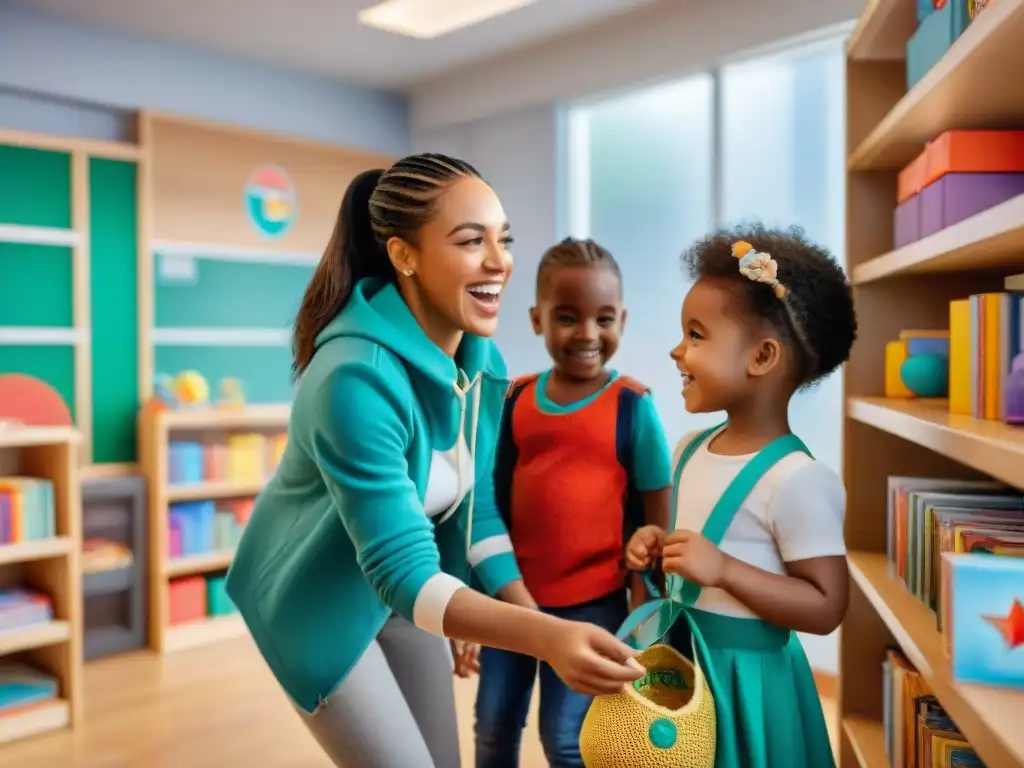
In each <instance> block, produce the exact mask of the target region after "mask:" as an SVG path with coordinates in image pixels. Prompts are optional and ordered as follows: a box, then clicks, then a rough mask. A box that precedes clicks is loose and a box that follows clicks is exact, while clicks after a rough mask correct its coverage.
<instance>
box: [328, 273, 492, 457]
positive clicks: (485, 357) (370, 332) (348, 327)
mask: <svg viewBox="0 0 1024 768" xmlns="http://www.w3.org/2000/svg"><path fill="white" fill-rule="evenodd" d="M339 337H350V338H361V339H366V340H368V341H372V342H373V343H375V344H378V345H380V346H382V347H384V348H386V349H387V350H389V351H390V352H392V353H393V354H395V355H397V356H398V357H400V358H401V359H402V361H403V362H404V363H405V367H406V369H407V371H408V373H409V378H410V379H411V380H412V382H413V387H414V389H415V390H416V392H417V395H418V396H419V397H420V398H421V400H422V401H423V405H424V406H425V410H426V411H427V414H428V417H429V418H430V419H431V420H432V421H433V422H434V423H435V424H436V425H437V426H440V427H442V428H443V432H444V433H445V434H446V435H447V436H449V437H452V438H454V434H455V429H457V425H458V421H459V410H460V405H459V403H458V398H457V397H456V396H455V393H456V392H457V391H460V390H461V389H462V388H464V387H460V381H459V369H460V368H461V370H462V371H463V372H464V373H465V374H466V377H467V378H468V380H469V382H474V381H475V380H476V378H477V376H478V375H479V376H480V377H481V378H483V379H492V380H494V379H497V380H499V381H502V382H505V377H504V365H503V362H502V361H501V357H500V355H499V354H498V352H497V350H496V348H495V347H494V343H493V342H492V341H491V340H490V339H486V338H482V337H480V336H474V335H472V334H468V333H467V334H465V335H464V336H463V339H462V343H461V344H460V345H459V350H458V352H457V353H456V359H455V360H453V359H452V358H451V357H449V356H448V355H447V354H445V352H444V351H443V350H442V349H441V348H440V347H439V346H437V344H435V343H434V342H433V341H431V340H430V339H429V338H428V337H427V334H426V333H424V331H423V329H422V328H421V327H420V324H419V323H418V322H417V321H416V318H415V317H413V315H412V312H410V311H409V307H408V305H407V304H406V303H405V300H404V299H403V298H402V296H401V294H400V293H399V292H398V288H397V287H396V286H395V285H394V284H393V283H389V282H386V281H384V280H380V279H377V278H365V279H363V280H360V281H359V282H358V283H357V284H356V286H355V289H354V290H353V291H352V297H351V298H350V299H349V301H348V303H347V304H346V305H345V308H344V309H343V310H342V311H341V312H339V313H338V316H337V317H335V318H334V319H333V320H332V321H331V322H330V323H329V324H328V325H327V327H326V328H324V330H323V331H321V333H320V335H319V336H317V340H316V345H317V347H318V348H319V347H321V346H323V345H324V344H326V343H327V342H329V341H330V340H331V339H335V338H339ZM505 383H506V384H507V382H505ZM477 386H479V383H478V384H477Z"/></svg>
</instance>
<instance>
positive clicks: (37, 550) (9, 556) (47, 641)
mask: <svg viewBox="0 0 1024 768" xmlns="http://www.w3.org/2000/svg"><path fill="white" fill-rule="evenodd" d="M80 442H81V436H80V435H79V433H78V432H77V431H76V430H74V429H70V428H59V427H47V428H35V427H0V477H2V476H10V475H24V476H28V477H39V478H47V479H49V480H51V481H52V482H53V495H54V506H55V510H54V511H55V528H56V534H57V535H56V536H55V537H53V538H51V539H43V540H37V541H24V542H19V543H15V544H0V585H3V586H12V585H24V586H27V587H30V588H34V589H37V590H39V591H41V592H45V593H46V594H48V595H49V596H50V598H51V600H52V601H53V614H54V617H53V619H52V620H51V621H48V622H46V623H44V624H33V625H30V626H27V627H24V628H19V629H14V630H9V631H6V632H2V633H0V661H4V660H11V659H16V660H20V661H23V662H25V663H28V664H31V665H32V666H34V667H37V668H39V669H42V670H45V671H47V672H49V673H50V674H52V675H53V676H54V677H55V678H56V679H57V681H58V684H59V688H60V692H59V694H58V698H57V699H54V700H51V701H48V702H46V703H43V704H39V705H36V706H32V707H30V708H28V709H25V710H23V711H21V712H17V713H12V714H8V715H3V716H0V743H3V742H7V741H12V740H15V739H21V738H26V737H28V736H33V735H36V734H39V733H43V732H45V731H51V730H56V729H59V728H67V727H73V726H75V725H76V724H78V723H79V722H81V718H82V696H83V691H82V633H83V624H82V589H81V576H80V573H79V556H80V552H81V545H82V532H81V491H80V486H79V477H78V465H79V457H78V448H79V444H80Z"/></svg>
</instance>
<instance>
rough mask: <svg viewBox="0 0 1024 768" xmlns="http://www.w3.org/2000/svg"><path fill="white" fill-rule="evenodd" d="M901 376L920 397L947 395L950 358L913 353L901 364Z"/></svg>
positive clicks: (907, 386)
mask: <svg viewBox="0 0 1024 768" xmlns="http://www.w3.org/2000/svg"><path fill="white" fill-rule="evenodd" d="M900 378H901V379H903V384H904V385H905V386H906V388H907V389H909V390H910V391H911V392H913V393H914V394H915V395H917V396H918V397H945V396H946V394H947V393H948V391H949V358H947V357H946V356H945V355H911V356H910V357H908V358H907V359H906V360H904V361H903V365H902V366H900Z"/></svg>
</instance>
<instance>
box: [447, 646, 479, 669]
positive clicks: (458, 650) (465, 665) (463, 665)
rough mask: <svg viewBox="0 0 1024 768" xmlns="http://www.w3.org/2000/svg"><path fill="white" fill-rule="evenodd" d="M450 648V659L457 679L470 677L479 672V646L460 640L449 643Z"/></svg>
mask: <svg viewBox="0 0 1024 768" xmlns="http://www.w3.org/2000/svg"><path fill="white" fill-rule="evenodd" d="M449 642H450V643H451V646H452V659H453V660H454V662H455V674H456V675H457V676H459V677H471V676H473V675H475V674H477V673H478V672H479V671H480V646H479V645H477V644H476V643H466V642H463V641H462V640H451V641H449Z"/></svg>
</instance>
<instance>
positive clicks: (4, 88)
mask: <svg viewBox="0 0 1024 768" xmlns="http://www.w3.org/2000/svg"><path fill="white" fill-rule="evenodd" d="M144 108H149V109H156V110H163V111H167V112H175V113H178V114H182V115H188V116H193V117H202V118H206V119H210V120H216V121H222V122H227V123H233V124H236V125H243V126H248V127H252V128H261V129H265V130H270V131H278V132H281V133H288V134H292V135H295V136H302V137H306V138H310V139H316V140H321V141H329V142H334V143H338V144H343V145H347V146H352V147H359V148H365V149H372V150H379V151H382V152H389V153H395V154H400V153H404V152H405V151H406V150H407V149H408V145H409V120H408V102H407V99H406V97H405V96H404V95H402V94H398V93H392V92H389V91H382V90H378V89H373V88H360V87H356V86H351V85H346V84H344V83H339V82H337V81H334V80H329V79H327V78H322V77H317V76H313V75H307V74H303V73H298V72H291V71H288V70H285V69H280V68H276V67H271V66H268V65H266V64H262V63H259V62H255V61H249V60H246V59H241V58H238V57H234V56H227V55H224V54H218V53H213V52H210V51H206V50H202V49H199V48H194V47H189V46H185V45H178V44H174V43H166V42H161V41H151V40H144V39H142V38H137V37H133V36H131V35H127V34H123V33H120V32H114V31H110V30H107V29H102V28H100V27H93V26H88V25H85V24H77V23H73V22H68V21H65V20H63V19H58V18H56V17H50V16H46V15H42V14H36V13H29V12H24V11H16V10H12V9H7V8H4V7H2V4H0V126H3V127H10V128H19V129H22V130H33V131H38V132H46V133H61V134H69V135H79V136H89V137H92V138H130V136H126V135H125V134H126V133H128V132H129V131H130V129H131V123H130V120H128V119H127V117H128V116H129V115H130V113H131V112H132V111H134V110H138V109H144Z"/></svg>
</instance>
